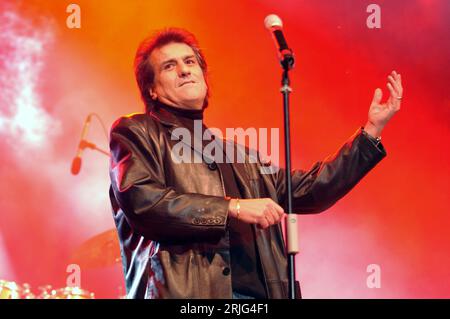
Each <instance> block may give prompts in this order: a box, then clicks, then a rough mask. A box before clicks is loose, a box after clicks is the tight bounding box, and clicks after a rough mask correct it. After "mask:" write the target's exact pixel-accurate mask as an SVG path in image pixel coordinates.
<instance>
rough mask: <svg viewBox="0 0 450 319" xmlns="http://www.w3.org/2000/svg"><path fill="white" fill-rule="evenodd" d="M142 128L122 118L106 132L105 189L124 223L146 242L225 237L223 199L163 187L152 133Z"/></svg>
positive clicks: (159, 154) (225, 203)
mask: <svg viewBox="0 0 450 319" xmlns="http://www.w3.org/2000/svg"><path fill="white" fill-rule="evenodd" d="M141 116H148V115H141ZM144 123H147V121H146V120H142V119H140V120H139V121H138V120H135V119H133V117H122V118H120V119H119V120H117V121H116V122H115V123H114V124H113V126H112V128H111V133H110V149H111V165H110V178H111V186H112V190H113V194H114V197H115V198H116V200H117V203H118V205H119V207H120V209H122V211H123V212H124V215H125V218H126V219H127V221H128V223H129V224H130V225H131V227H132V228H133V230H134V231H136V232H137V233H139V234H141V235H143V236H144V237H146V238H148V239H150V240H156V241H170V242H177V241H181V242H189V241H193V240H194V239H195V241H205V240H217V239H219V238H220V237H222V236H223V235H224V234H225V228H226V223H227V217H228V204H229V202H228V200H226V199H225V198H223V197H216V196H207V195H202V194H193V193H192V194H182V193H178V192H176V191H175V190H174V189H173V188H172V187H167V186H166V185H165V179H164V169H163V156H162V150H161V148H160V145H159V138H158V133H157V132H154V131H153V132H149V125H146V124H144ZM153 130H155V129H153Z"/></svg>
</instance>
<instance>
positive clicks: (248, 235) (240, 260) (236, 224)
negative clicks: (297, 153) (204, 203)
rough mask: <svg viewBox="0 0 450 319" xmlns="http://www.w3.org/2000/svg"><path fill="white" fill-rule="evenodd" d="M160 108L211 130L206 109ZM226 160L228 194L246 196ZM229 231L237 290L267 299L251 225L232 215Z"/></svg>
mask: <svg viewBox="0 0 450 319" xmlns="http://www.w3.org/2000/svg"><path fill="white" fill-rule="evenodd" d="M157 107H162V108H164V109H165V110H167V111H169V112H170V113H172V114H173V115H175V116H176V117H177V119H178V120H179V121H180V122H181V124H182V125H183V126H184V127H186V128H187V129H189V130H190V131H191V133H192V134H193V130H194V121H195V120H201V121H202V128H203V129H202V132H203V130H205V129H207V127H206V126H205V125H203V109H201V110H192V109H182V108H178V107H174V106H169V105H166V104H162V103H160V102H159V103H158V106H157ZM205 142H208V141H205ZM204 145H205V144H204ZM225 156H226V154H225ZM224 162H225V163H216V164H217V166H218V168H219V170H220V173H221V174H222V177H223V183H224V187H225V192H226V196H229V197H232V198H242V195H241V192H240V191H239V187H238V184H237V183H236V176H235V174H234V171H233V168H232V165H231V164H230V163H226V162H227V161H224ZM228 230H229V236H230V259H231V281H232V287H233V291H234V292H237V293H240V294H243V295H247V296H252V297H255V298H258V299H263V298H266V292H265V288H264V280H263V275H262V270H261V266H260V262H259V256H258V251H257V249H256V244H255V236H254V233H253V229H252V227H251V225H250V224H246V223H243V222H240V221H238V220H236V219H235V218H231V219H230V221H229V224H228Z"/></svg>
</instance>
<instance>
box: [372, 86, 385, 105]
mask: <svg viewBox="0 0 450 319" xmlns="http://www.w3.org/2000/svg"><path fill="white" fill-rule="evenodd" d="M382 98H383V91H381V89H380V88H377V89H376V90H375V93H374V94H373V102H375V103H377V104H380V103H381V99H382Z"/></svg>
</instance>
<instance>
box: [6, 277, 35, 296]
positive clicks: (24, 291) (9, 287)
mask: <svg viewBox="0 0 450 319" xmlns="http://www.w3.org/2000/svg"><path fill="white" fill-rule="evenodd" d="M34 298H35V296H34V295H33V293H32V292H31V290H30V285H28V284H23V285H18V284H16V283H15V282H13V281H6V280H0V299H34Z"/></svg>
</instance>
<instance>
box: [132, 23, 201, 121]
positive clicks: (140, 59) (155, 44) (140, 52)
mask: <svg viewBox="0 0 450 319" xmlns="http://www.w3.org/2000/svg"><path fill="white" fill-rule="evenodd" d="M174 42H175V43H185V44H187V45H188V46H190V47H191V48H192V50H193V51H194V54H195V56H196V58H197V61H198V63H199V65H200V67H201V69H202V71H203V76H204V78H205V81H206V86H207V92H206V97H205V101H204V104H203V107H204V108H205V107H207V106H208V97H209V85H208V81H207V64H206V60H205V56H204V55H203V53H202V51H201V50H200V47H199V45H198V41H197V39H196V38H195V36H194V35H193V34H192V33H190V32H188V31H186V30H184V29H179V28H168V29H164V30H160V31H157V32H156V33H155V34H153V35H151V36H149V37H148V38H146V39H144V40H143V41H142V42H141V44H140V45H139V47H138V49H137V51H136V56H135V58H134V74H135V76H136V82H137V84H138V86H139V90H140V92H141V98H142V100H143V101H144V103H145V109H146V111H147V112H148V111H150V110H151V109H152V108H153V107H154V106H155V101H154V100H152V98H151V96H150V92H149V89H150V88H151V87H152V86H153V81H154V78H155V72H154V70H153V68H152V66H151V64H150V61H149V58H150V55H151V54H152V52H153V50H155V49H158V48H161V47H163V46H165V45H167V44H169V43H174Z"/></svg>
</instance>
